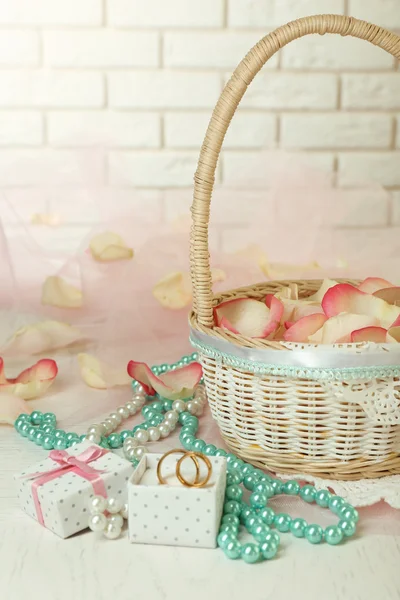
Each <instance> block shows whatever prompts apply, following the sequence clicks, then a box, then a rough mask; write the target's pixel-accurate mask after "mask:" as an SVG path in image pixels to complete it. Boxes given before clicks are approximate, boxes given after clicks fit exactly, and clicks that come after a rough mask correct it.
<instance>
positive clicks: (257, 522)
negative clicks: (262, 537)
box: [246, 517, 267, 535]
mask: <svg viewBox="0 0 400 600" xmlns="http://www.w3.org/2000/svg"><path fill="white" fill-rule="evenodd" d="M251 520H252V521H253V523H252V525H248V523H249V521H250V519H249V520H248V523H247V524H246V529H247V531H248V532H249V533H251V534H252V535H254V533H255V532H256V531H261V530H265V528H266V527H267V526H266V525H265V524H264V523H263V522H262V521H261V519H260V517H256V519H254V520H253V519H251Z"/></svg>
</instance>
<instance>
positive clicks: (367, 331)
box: [350, 327, 387, 344]
mask: <svg viewBox="0 0 400 600" xmlns="http://www.w3.org/2000/svg"><path fill="white" fill-rule="evenodd" d="M386 339H387V331H386V329H383V327H363V328H362V329H356V330H355V331H352V332H351V336H350V340H351V342H353V343H358V342H375V343H377V344H384V343H385V342H386Z"/></svg>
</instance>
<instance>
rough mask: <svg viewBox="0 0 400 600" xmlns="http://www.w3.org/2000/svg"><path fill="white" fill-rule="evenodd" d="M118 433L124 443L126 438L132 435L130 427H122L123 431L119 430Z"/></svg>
mask: <svg viewBox="0 0 400 600" xmlns="http://www.w3.org/2000/svg"><path fill="white" fill-rule="evenodd" d="M119 435H120V436H121V442H122V443H124V441H125V440H126V439H127V438H131V437H133V431H131V430H130V429H124V431H121V433H120V434H119Z"/></svg>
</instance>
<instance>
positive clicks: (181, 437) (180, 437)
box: [179, 431, 194, 442]
mask: <svg viewBox="0 0 400 600" xmlns="http://www.w3.org/2000/svg"><path fill="white" fill-rule="evenodd" d="M187 437H189V439H190V438H192V437H193V438H194V436H193V433H192V432H190V433H188V432H187V431H181V433H180V435H179V439H180V440H181V441H182V442H183V440H185V439H186V438H187Z"/></svg>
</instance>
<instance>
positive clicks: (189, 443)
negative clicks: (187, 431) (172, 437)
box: [179, 435, 196, 450]
mask: <svg viewBox="0 0 400 600" xmlns="http://www.w3.org/2000/svg"><path fill="white" fill-rule="evenodd" d="M179 441H180V442H181V444H182V446H183V447H184V448H185V450H191V449H192V447H193V444H194V443H195V441H196V438H195V437H194V435H187V436H186V437H185V438H182V436H181V435H180V436H179Z"/></svg>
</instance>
